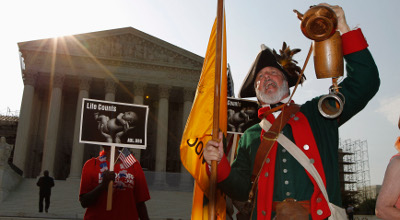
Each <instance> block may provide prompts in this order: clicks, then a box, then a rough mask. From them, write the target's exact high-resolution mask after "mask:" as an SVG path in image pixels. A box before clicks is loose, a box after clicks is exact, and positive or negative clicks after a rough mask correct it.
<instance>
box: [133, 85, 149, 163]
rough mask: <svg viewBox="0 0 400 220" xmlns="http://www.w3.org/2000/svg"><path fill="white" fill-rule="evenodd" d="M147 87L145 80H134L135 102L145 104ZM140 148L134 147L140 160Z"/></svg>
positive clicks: (135, 153)
mask: <svg viewBox="0 0 400 220" xmlns="http://www.w3.org/2000/svg"><path fill="white" fill-rule="evenodd" d="M145 89H146V83H144V82H133V95H134V97H133V103H134V104H138V105H143V100H144V98H143V97H144V90H145ZM140 151H141V150H140V149H132V153H133V154H134V155H135V158H136V159H137V160H138V161H140Z"/></svg>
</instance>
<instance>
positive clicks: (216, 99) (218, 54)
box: [209, 0, 224, 220]
mask: <svg viewBox="0 0 400 220" xmlns="http://www.w3.org/2000/svg"><path fill="white" fill-rule="evenodd" d="M223 6H224V3H223V0H218V7H217V36H216V37H217V39H216V56H215V86H214V114H213V115H214V116H213V132H212V140H214V141H219V140H218V136H219V130H220V129H219V109H220V108H219V107H220V96H221V91H220V90H221V89H220V88H221V85H220V84H221V66H222V64H221V58H222V56H221V50H222V33H223V29H222V27H223V20H222V19H223V16H224V15H223V13H224V12H223ZM216 188H217V161H215V160H213V161H211V176H210V193H209V219H210V220H214V219H215V204H216V201H215V200H216V199H215V194H216Z"/></svg>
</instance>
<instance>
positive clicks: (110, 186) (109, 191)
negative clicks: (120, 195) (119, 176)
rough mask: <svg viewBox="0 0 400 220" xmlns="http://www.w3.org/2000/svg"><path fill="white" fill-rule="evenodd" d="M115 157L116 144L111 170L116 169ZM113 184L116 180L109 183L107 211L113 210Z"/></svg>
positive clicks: (111, 156)
mask: <svg viewBox="0 0 400 220" xmlns="http://www.w3.org/2000/svg"><path fill="white" fill-rule="evenodd" d="M114 157H115V146H111V155H110V171H114ZM113 184H114V181H110V183H109V184H108V190H107V208H106V210H107V211H111V209H112V198H113Z"/></svg>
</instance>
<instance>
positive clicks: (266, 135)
mask: <svg viewBox="0 0 400 220" xmlns="http://www.w3.org/2000/svg"><path fill="white" fill-rule="evenodd" d="M321 5H322V4H321ZM323 5H325V6H327V7H329V8H330V10H333V13H335V14H336V16H337V22H338V24H337V29H338V30H339V31H340V32H341V34H342V35H341V39H342V42H343V47H342V48H343V53H344V59H345V61H346V67H347V68H346V69H347V77H346V78H344V79H343V81H342V82H341V83H340V84H339V91H340V93H341V94H343V96H344V97H345V100H346V103H345V105H344V109H343V112H342V113H341V115H340V116H339V117H338V118H335V119H332V118H326V117H324V116H323V115H322V114H321V113H320V112H319V110H318V102H319V100H320V99H321V96H319V97H316V98H314V99H312V100H310V101H307V102H305V103H304V104H303V105H301V106H298V105H295V104H294V103H291V102H289V100H290V90H289V88H290V87H292V86H294V85H296V83H297V82H299V81H302V79H301V75H300V73H301V68H300V67H297V65H296V63H297V62H296V61H295V60H293V59H292V56H293V55H294V54H296V53H297V52H299V50H298V49H293V50H290V48H289V47H288V46H287V45H286V44H285V43H284V46H283V48H282V50H280V54H277V53H276V52H275V51H271V50H270V49H268V48H265V49H263V50H262V51H261V52H260V53H259V54H258V56H257V58H256V60H255V61H254V63H253V66H252V68H251V69H250V72H249V74H248V75H247V76H246V78H245V81H244V83H243V85H242V88H241V91H240V96H241V97H242V98H243V97H254V96H256V97H257V99H258V101H259V103H260V104H261V106H262V108H260V109H259V114H258V115H259V117H260V118H261V119H262V122H261V123H260V124H256V125H254V126H252V127H250V128H249V129H247V130H246V131H245V133H244V135H243V136H242V137H241V139H240V141H239V146H238V153H237V157H236V159H235V161H234V162H233V164H232V166H230V164H229V162H228V160H227V158H226V156H225V155H224V153H223V142H222V139H223V137H222V133H220V136H219V138H220V140H221V141H219V142H218V141H212V140H211V141H209V142H208V143H207V144H206V146H205V149H204V159H205V160H206V162H207V164H211V161H218V172H217V181H218V187H219V189H221V190H222V191H223V192H225V193H226V194H227V195H228V196H229V197H231V198H232V199H235V200H239V201H247V200H249V199H250V200H252V201H255V203H254V206H253V204H252V206H251V207H252V211H251V212H252V219H307V220H308V219H309V218H310V217H311V218H312V219H327V218H328V217H329V216H331V207H332V206H331V204H328V202H327V201H326V199H325V197H324V196H323V194H322V190H321V188H320V187H319V186H320V185H323V186H324V185H325V187H326V190H327V194H328V198H329V202H330V203H333V204H335V205H337V206H341V205H342V201H341V193H340V180H339V167H338V166H339V165H338V144H339V126H341V125H343V124H344V123H345V122H347V121H348V120H349V119H350V118H351V117H353V116H354V115H356V114H357V113H358V112H359V111H361V110H362V109H363V108H364V107H365V106H366V105H367V103H368V102H369V101H370V100H371V99H372V97H373V96H374V95H375V94H376V93H377V91H378V89H379V85H380V79H379V73H378V69H377V67H376V64H375V62H374V60H373V57H372V55H371V54H370V52H369V50H368V49H367V47H368V44H367V42H366V40H365V38H364V36H363V34H362V32H361V30H360V29H356V30H350V28H349V26H348V25H347V22H346V20H345V16H344V11H343V9H342V8H341V7H339V6H331V5H328V4H323ZM321 26H322V25H321ZM280 102H282V103H283V104H279V103H280ZM274 104H278V106H277V107H274V106H273V105H274ZM277 109H283V110H282V111H281V112H279V110H278V112H274V111H275V110H277ZM292 109H293V111H292ZM282 112H283V113H282ZM287 112H289V113H287ZM292 112H293V113H292ZM275 114H277V115H279V116H278V118H277V119H275V117H276V116H275ZM282 121H285V122H283V123H282ZM285 124H286V125H285ZM271 125H272V126H271ZM275 125H276V126H275ZM266 142H267V143H271V144H270V145H269V146H270V148H269V149H268V148H265V149H267V150H265V151H262V152H261V153H259V150H260V149H264V147H263V146H262V145H261V144H262V143H266ZM266 145H267V144H266ZM287 146H289V147H287ZM287 149H295V152H299V151H300V152H302V153H303V154H305V156H306V157H307V158H306V159H305V161H307V163H310V164H312V166H314V167H315V169H316V172H317V174H318V175H319V176H320V177H321V178H320V179H322V180H321V181H322V182H323V183H322V184H320V185H319V184H318V183H320V182H321V181H318V183H317V182H316V181H315V179H314V178H313V177H312V176H311V175H310V173H308V172H306V170H305V169H304V168H303V165H301V164H300V163H299V162H298V160H297V159H295V157H294V156H293V155H292V154H291V153H289V152H288V150H287ZM296 150H297V151H296ZM303 158H304V157H303ZM255 168H256V169H255ZM205 169H207V171H208V170H209V168H208V166H205ZM313 174H315V173H314V172H313ZM253 177H254V178H253ZM320 179H318V180H320ZM253 183H254V184H253ZM257 184H258V185H257ZM341 210H342V212H341V213H342V214H344V213H343V212H344V210H343V209H341ZM290 211H292V212H290ZM299 214H301V217H298V216H299ZM293 216H295V217H294V218H293Z"/></svg>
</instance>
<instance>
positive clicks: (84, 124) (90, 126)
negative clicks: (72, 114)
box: [79, 98, 149, 149]
mask: <svg viewBox="0 0 400 220" xmlns="http://www.w3.org/2000/svg"><path fill="white" fill-rule="evenodd" d="M148 112H149V108H148V106H145V105H136V104H127V103H119V102H109V101H103V100H95V99H86V98H84V99H83V101H82V113H81V127H80V128H81V129H80V134H79V142H81V143H88V144H99V145H108V146H116V147H128V148H138V149H146V146H147V119H148Z"/></svg>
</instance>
